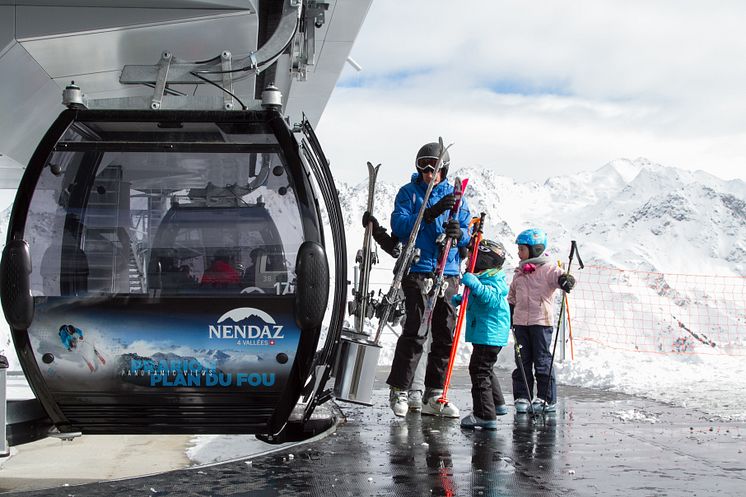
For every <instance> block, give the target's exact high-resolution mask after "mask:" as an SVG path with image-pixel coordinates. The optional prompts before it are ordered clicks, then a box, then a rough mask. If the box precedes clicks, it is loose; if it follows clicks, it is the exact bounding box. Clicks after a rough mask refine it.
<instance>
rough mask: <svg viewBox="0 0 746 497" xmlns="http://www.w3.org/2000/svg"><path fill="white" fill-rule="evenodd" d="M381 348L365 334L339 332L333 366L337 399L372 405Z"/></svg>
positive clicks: (348, 331)
mask: <svg viewBox="0 0 746 497" xmlns="http://www.w3.org/2000/svg"><path fill="white" fill-rule="evenodd" d="M380 354H381V346H380V345H377V344H376V343H374V342H372V341H370V338H369V337H368V335H365V334H361V333H356V332H354V331H352V330H342V338H341V341H340V344H339V354H338V356H337V364H336V367H335V371H336V374H335V382H334V396H335V397H336V398H337V400H342V401H345V402H352V403H354V404H363V405H366V406H372V405H373V404H372V403H371V397H372V395H373V381H374V380H375V377H376V367H377V366H378V356H379V355H380Z"/></svg>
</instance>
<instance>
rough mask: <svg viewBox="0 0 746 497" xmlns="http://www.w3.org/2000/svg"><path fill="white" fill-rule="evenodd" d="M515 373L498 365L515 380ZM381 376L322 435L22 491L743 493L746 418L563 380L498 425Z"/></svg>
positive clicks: (518, 495)
mask: <svg viewBox="0 0 746 497" xmlns="http://www.w3.org/2000/svg"><path fill="white" fill-rule="evenodd" d="M507 375H508V373H507V372H506V371H500V372H499V376H500V377H501V380H502V384H503V386H507V387H508V388H507V390H508V391H509V385H510V382H509V377H508V376H507ZM383 378H385V374H383V372H382V374H380V375H379V380H377V383H376V385H377V388H376V390H375V392H374V401H375V402H376V405H375V406H374V407H364V406H356V405H350V404H343V403H340V404H339V406H340V408H341V409H342V411H343V412H344V414H345V416H346V421H345V422H343V423H341V424H340V425H339V426H338V427H337V429H336V431H335V432H334V433H332V434H330V435H329V436H327V437H325V438H323V439H322V440H319V441H315V442H311V443H307V444H303V445H300V446H297V447H293V448H289V449H282V450H280V451H278V452H276V453H273V454H270V455H264V456H260V457H255V458H249V459H247V460H243V461H236V462H231V463H225V464H220V465H215V466H209V467H202V468H193V469H188V470H179V471H173V472H169V473H165V474H160V475H154V476H148V477H141V478H134V479H128V480H121V481H109V482H101V483H93V484H86V485H81V486H75V487H64V488H58V489H47V490H44V491H34V492H25V493H23V494H19V495H24V496H37V495H45V496H46V495H60V496H72V495H74V496H76V497H78V496H81V497H82V496H100V495H116V496H124V495H126V496H130V495H131V496H161V495H164V496H165V495H168V496H171V495H173V496H176V495H178V496H262V497H263V496H286V495H287V496H289V495H308V496H324V497H332V496H358V495H359V496H379V495H380V496H418V497H420V496H430V495H436V496H457V495H473V496H512V497H523V496H559V495H562V496H568V495H589V496H590V495H604V496H680V495H682V496H683V495H688V496H692V495H693V496H715V495H717V496H743V495H746V423H740V422H728V421H723V420H718V419H712V418H710V417H708V416H707V415H705V414H703V413H700V412H697V411H694V410H689V409H683V408H678V407H672V406H669V405H665V404H661V403H657V402H655V401H651V400H647V399H642V398H638V397H631V396H627V395H622V394H614V393H608V392H598V391H594V390H590V389H584V388H574V387H562V386H560V388H559V397H560V400H559V402H558V409H557V413H556V414H553V415H547V416H545V417H541V418H538V419H532V418H531V416H530V415H525V414H520V415H517V414H515V413H514V411H513V409H512V406H510V407H511V409H510V413H509V414H508V415H506V416H502V417H500V418H498V429H497V430H495V431H481V430H476V431H468V430H462V429H461V428H460V427H459V423H458V420H456V419H439V418H432V417H427V416H421V415H419V414H417V413H412V414H409V415H408V416H407V417H405V418H396V417H394V416H393V414H392V413H391V411H390V410H389V409H388V405H387V394H388V391H387V388H386V386H385V385H384V384H383V381H382V380H383ZM469 388H470V385H469V379H468V375H467V374H466V372H465V371H459V372H458V373H457V374H456V375H455V378H454V385H453V388H452V393H451V395H449V397H450V399H451V400H452V401H454V402H455V403H456V405H458V406H459V407H460V408H461V409H462V414H465V413H468V410H469V405H470V403H471V399H470V392H469ZM143 457H147V454H143ZM61 463H63V462H61ZM40 470H41V469H40ZM71 471H74V465H73V467H72V468H71ZM6 495H7V494H6Z"/></svg>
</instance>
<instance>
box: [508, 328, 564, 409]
mask: <svg viewBox="0 0 746 497" xmlns="http://www.w3.org/2000/svg"><path fill="white" fill-rule="evenodd" d="M553 331H554V328H552V327H551V326H540V325H533V326H515V338H516V340H517V341H518V343H519V344H520V345H521V359H523V370H524V371H526V379H527V380H528V388H529V391H528V392H527V391H526V385H525V384H524V382H523V376H522V375H521V369H520V366H519V364H518V354H516V356H515V364H516V369H515V370H513V375H512V378H513V398H514V399H528V400H531V398H532V397H533V391H534V377H536V395H537V397H539V398H541V399H544V400H546V401H547V402H548V403H549V404H552V403H554V402H555V401H556V399H557V384H556V382H555V380H554V371H552V377H551V378H549V368H550V367H551V364H552V348H551V344H552V332H553Z"/></svg>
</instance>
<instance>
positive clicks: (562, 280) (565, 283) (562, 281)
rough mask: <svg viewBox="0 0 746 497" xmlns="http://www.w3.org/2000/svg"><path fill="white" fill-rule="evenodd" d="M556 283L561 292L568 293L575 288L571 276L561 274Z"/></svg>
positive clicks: (573, 279) (573, 278)
mask: <svg viewBox="0 0 746 497" xmlns="http://www.w3.org/2000/svg"><path fill="white" fill-rule="evenodd" d="M557 283H558V284H559V287H560V288H561V289H562V290H564V291H565V292H567V293H570V290H572V289H573V287H574V286H575V277H573V275H571V274H563V275H561V276H560V277H559V279H558V280H557Z"/></svg>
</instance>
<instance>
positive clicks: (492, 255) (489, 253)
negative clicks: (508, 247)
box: [474, 240, 505, 273]
mask: <svg viewBox="0 0 746 497" xmlns="http://www.w3.org/2000/svg"><path fill="white" fill-rule="evenodd" d="M504 262H505V247H503V244H502V243H500V242H493V241H492V240H482V241H481V242H479V251H478V253H477V262H476V264H474V271H475V272H477V273H481V272H482V271H484V270H485V269H493V268H494V269H500V268H502V267H503V263H504Z"/></svg>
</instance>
